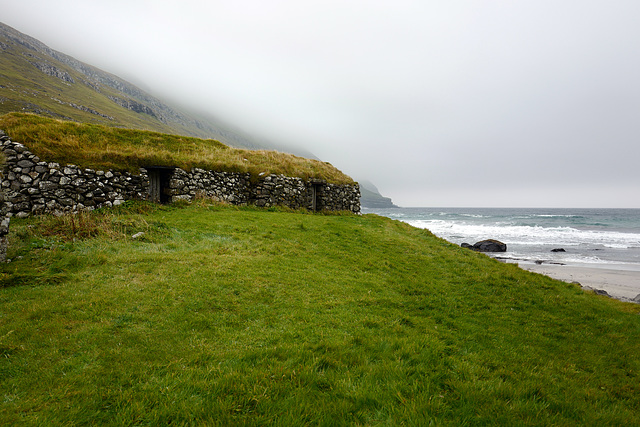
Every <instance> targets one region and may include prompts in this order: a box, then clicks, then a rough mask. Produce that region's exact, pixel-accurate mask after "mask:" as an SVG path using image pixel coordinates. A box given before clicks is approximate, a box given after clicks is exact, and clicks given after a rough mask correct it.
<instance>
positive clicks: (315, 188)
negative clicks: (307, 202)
mask: <svg viewBox="0 0 640 427" xmlns="http://www.w3.org/2000/svg"><path fill="white" fill-rule="evenodd" d="M323 184H324V183H323V182H322V181H312V182H311V210H312V211H313V212H317V211H319V210H320V209H322V206H321V205H320V203H321V199H322V197H321V194H322V186H323Z"/></svg>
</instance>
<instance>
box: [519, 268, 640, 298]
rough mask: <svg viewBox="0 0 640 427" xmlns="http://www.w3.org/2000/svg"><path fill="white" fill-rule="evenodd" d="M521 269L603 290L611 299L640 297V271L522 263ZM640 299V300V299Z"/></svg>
mask: <svg viewBox="0 0 640 427" xmlns="http://www.w3.org/2000/svg"><path fill="white" fill-rule="evenodd" d="M519 266H520V268H523V269H525V270H528V271H532V272H535V273H540V274H544V275H546V276H549V277H553V278H554V279H558V280H562V281H565V282H578V283H580V285H582V287H587V286H588V287H590V288H593V289H602V290H604V291H606V292H607V293H608V294H609V295H610V296H611V297H613V298H617V299H621V300H623V301H629V300H633V299H634V298H636V297H637V296H638V295H640V271H639V270H632V269H624V267H622V268H621V269H616V268H601V267H586V266H582V265H555V264H529V263H521V264H519ZM639 299H640V298H639Z"/></svg>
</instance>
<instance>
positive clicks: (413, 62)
mask: <svg viewBox="0 0 640 427" xmlns="http://www.w3.org/2000/svg"><path fill="white" fill-rule="evenodd" d="M0 21H2V22H4V23H5V24H7V25H9V26H12V27H14V28H16V29H17V30H19V31H21V32H24V33H26V34H28V35H30V36H32V37H35V38H37V39H39V40H40V41H42V42H43V43H45V44H47V45H49V46H50V47H51V48H53V49H55V50H58V51H61V52H63V53H66V54H69V55H71V56H73V57H75V58H76V59H79V60H81V61H84V62H88V63H90V64H92V65H95V66H97V67H99V68H102V69H103V70H105V71H109V72H111V73H114V74H116V75H119V76H120V77H123V78H125V79H127V80H130V81H132V82H133V83H135V84H141V85H143V88H145V89H147V90H149V91H150V92H151V93H153V94H155V95H156V96H159V97H160V98H165V99H167V100H180V101H181V102H182V103H183V104H186V105H190V106H193V107H195V108H197V109H201V110H204V111H207V112H210V113H212V114H214V115H216V116H218V117H220V118H222V119H225V120H227V121H229V122H231V123H234V124H236V125H238V127H240V128H243V129H245V130H247V131H249V132H250V133H253V134H255V135H260V136H264V137H267V138H269V139H272V140H275V141H282V142H286V143H289V144H297V145H300V146H302V147H304V148H305V149H307V150H309V151H311V152H313V153H314V154H315V155H317V156H318V157H320V158H321V159H322V160H325V161H329V162H331V163H332V164H334V165H335V166H337V167H338V168H339V169H341V170H343V171H344V172H346V173H347V174H349V175H351V176H353V177H355V178H357V179H368V180H370V181H372V182H373V183H374V184H376V185H377V187H378V188H379V189H380V191H381V192H382V193H383V194H384V195H386V196H389V197H391V198H392V199H393V200H394V202H395V203H396V204H399V205H401V206H439V207H444V206H472V207H476V206H477V207H481V206H487V207H636V208H640V139H639V136H640V1H638V0H553V1H550V0H503V1H499V0H421V1H417V0H416V1H410V0H389V1H376V0H340V1H337V0H297V1H294V0H211V1H204V0H199V1H195V0H180V1H162V0H148V1H147V0H109V1H90V0H82V1H81V0H77V1H70V0H57V1H51V0H19V1H17V0H0Z"/></svg>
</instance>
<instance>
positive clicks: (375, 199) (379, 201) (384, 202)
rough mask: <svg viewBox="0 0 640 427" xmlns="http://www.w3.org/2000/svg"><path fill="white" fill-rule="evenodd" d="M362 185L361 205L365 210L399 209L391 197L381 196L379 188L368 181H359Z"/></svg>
mask: <svg viewBox="0 0 640 427" xmlns="http://www.w3.org/2000/svg"><path fill="white" fill-rule="evenodd" d="M358 183H359V184H360V194H361V195H360V204H361V205H362V207H365V208H373V209H375V208H397V207H398V206H396V205H395V204H394V203H393V201H392V200H391V199H390V198H389V197H384V196H383V195H382V194H380V191H379V190H378V188H377V187H376V186H375V185H373V183H372V182H370V181H367V180H366V179H361V180H358Z"/></svg>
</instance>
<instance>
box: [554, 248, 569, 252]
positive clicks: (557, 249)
mask: <svg viewBox="0 0 640 427" xmlns="http://www.w3.org/2000/svg"><path fill="white" fill-rule="evenodd" d="M551 252H567V251H565V250H564V249H563V248H556V249H551Z"/></svg>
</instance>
